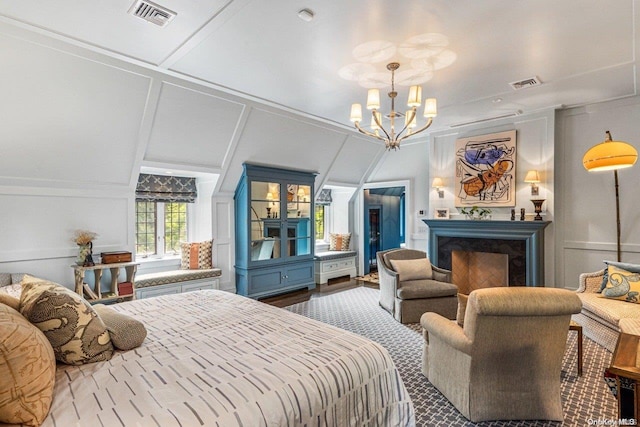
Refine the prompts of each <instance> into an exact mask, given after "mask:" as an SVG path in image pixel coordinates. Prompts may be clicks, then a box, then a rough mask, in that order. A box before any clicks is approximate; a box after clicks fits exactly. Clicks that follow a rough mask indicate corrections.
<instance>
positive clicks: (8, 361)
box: [0, 304, 56, 426]
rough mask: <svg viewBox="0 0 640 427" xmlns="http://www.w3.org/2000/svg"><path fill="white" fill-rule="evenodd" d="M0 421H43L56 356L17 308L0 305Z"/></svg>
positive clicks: (45, 339) (38, 422)
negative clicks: (0, 342) (0, 339)
mask: <svg viewBox="0 0 640 427" xmlns="http://www.w3.org/2000/svg"><path fill="white" fill-rule="evenodd" d="M0 336H1V337H2V350H1V351H0V422H1V423H7V424H25V425H28V426H39V425H40V424H42V422H43V421H44V419H45V418H46V416H47V414H48V413H49V408H50V407H51V401H52V400H53V386H54V382H55V378H56V359H55V357H54V355H53V349H52V348H51V344H49V341H47V338H46V337H45V336H44V334H43V333H42V332H41V331H40V329H38V328H36V327H35V326H33V325H32V324H31V323H29V321H28V320H27V319H25V318H24V317H23V316H22V315H21V314H20V313H18V312H17V311H16V310H14V309H12V308H10V307H8V306H6V305H2V304H0Z"/></svg>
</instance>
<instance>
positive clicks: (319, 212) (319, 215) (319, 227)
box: [315, 205, 326, 240]
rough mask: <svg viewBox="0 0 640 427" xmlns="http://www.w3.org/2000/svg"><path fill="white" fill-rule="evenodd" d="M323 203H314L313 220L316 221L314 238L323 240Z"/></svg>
mask: <svg viewBox="0 0 640 427" xmlns="http://www.w3.org/2000/svg"><path fill="white" fill-rule="evenodd" d="M325 207H326V206H324V205H316V212H315V221H316V240H324V230H325V227H324V224H325V221H326V216H325Z"/></svg>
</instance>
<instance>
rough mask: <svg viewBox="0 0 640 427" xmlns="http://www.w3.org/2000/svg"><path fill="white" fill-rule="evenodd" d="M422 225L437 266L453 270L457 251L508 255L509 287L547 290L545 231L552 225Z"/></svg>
mask: <svg viewBox="0 0 640 427" xmlns="http://www.w3.org/2000/svg"><path fill="white" fill-rule="evenodd" d="M423 221H424V222H425V223H426V224H427V225H428V226H429V247H428V253H429V259H431V262H432V263H433V264H434V265H437V266H438V267H442V268H446V269H447V270H450V269H451V258H452V257H451V253H452V252H453V251H454V250H459V251H466V252H486V253H500V254H506V255H507V256H508V264H509V266H508V276H509V283H508V284H509V286H544V229H545V227H546V226H547V225H549V224H550V221H472V220H442V219H425V220H423Z"/></svg>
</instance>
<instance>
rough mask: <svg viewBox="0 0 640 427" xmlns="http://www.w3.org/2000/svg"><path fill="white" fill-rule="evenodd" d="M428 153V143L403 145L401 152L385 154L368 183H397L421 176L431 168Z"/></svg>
mask: <svg viewBox="0 0 640 427" xmlns="http://www.w3.org/2000/svg"><path fill="white" fill-rule="evenodd" d="M428 151H429V147H428V145H427V144H426V143H413V144H404V145H401V146H400V150H398V151H389V152H387V153H385V155H384V157H383V158H382V160H381V161H380V163H378V165H377V166H376V170H375V171H374V173H373V174H372V175H371V177H369V180H368V181H369V182H384V181H396V180H402V179H408V178H412V177H415V176H419V175H421V174H422V173H423V171H424V170H425V169H427V168H428V167H429V155H428Z"/></svg>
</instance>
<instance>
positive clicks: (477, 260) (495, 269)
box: [451, 251, 509, 295]
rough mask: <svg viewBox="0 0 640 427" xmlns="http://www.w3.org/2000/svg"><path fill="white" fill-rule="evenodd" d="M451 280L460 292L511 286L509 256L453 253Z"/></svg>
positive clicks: (470, 252) (468, 252)
mask: <svg viewBox="0 0 640 427" xmlns="http://www.w3.org/2000/svg"><path fill="white" fill-rule="evenodd" d="M451 278H452V280H451V281H452V282H453V283H455V284H456V286H458V292H460V293H461V294H466V295H469V293H471V291H475V290H476V289H482V288H493V287H497V286H509V255H507V254H496V253H491V252H477V251H452V252H451Z"/></svg>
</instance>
